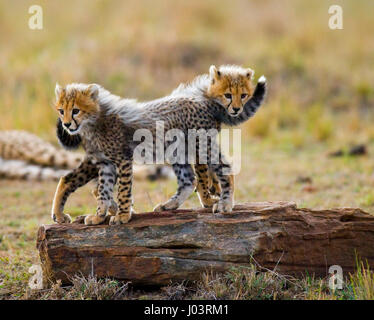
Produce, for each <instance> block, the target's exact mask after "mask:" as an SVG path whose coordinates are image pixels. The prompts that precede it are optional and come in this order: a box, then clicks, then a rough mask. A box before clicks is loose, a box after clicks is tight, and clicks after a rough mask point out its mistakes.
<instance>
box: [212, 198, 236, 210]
mask: <svg viewBox="0 0 374 320" xmlns="http://www.w3.org/2000/svg"><path fill="white" fill-rule="evenodd" d="M233 206H234V204H233V202H232V201H230V200H220V201H218V203H216V204H215V205H214V206H213V213H230V212H232V208H233Z"/></svg>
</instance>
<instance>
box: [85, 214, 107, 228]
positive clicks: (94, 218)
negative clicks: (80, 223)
mask: <svg viewBox="0 0 374 320" xmlns="http://www.w3.org/2000/svg"><path fill="white" fill-rule="evenodd" d="M104 221H105V216H98V215H96V214H90V215H88V216H87V217H85V218H84V224H85V225H86V226H94V225H97V224H101V223H103V222H104Z"/></svg>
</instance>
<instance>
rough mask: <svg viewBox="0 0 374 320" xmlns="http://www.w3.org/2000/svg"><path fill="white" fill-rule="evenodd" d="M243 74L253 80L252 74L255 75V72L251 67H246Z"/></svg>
mask: <svg viewBox="0 0 374 320" xmlns="http://www.w3.org/2000/svg"><path fill="white" fill-rule="evenodd" d="M245 76H246V77H247V78H248V79H250V80H253V78H254V76H255V72H254V70H252V69H251V68H247V69H246V74H245Z"/></svg>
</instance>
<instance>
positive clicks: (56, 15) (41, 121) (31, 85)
mask: <svg viewBox="0 0 374 320" xmlns="http://www.w3.org/2000/svg"><path fill="white" fill-rule="evenodd" d="M39 3H40V4H41V5H42V6H43V8H44V29H43V30H41V31H31V30H29V29H28V28H27V19H28V14H27V10H28V7H29V5H30V3H29V1H25V0H24V1H21V0H20V1H16V2H15V1H13V2H7V3H5V2H2V3H0V28H1V30H2V32H1V33H0V43H1V44H2V47H1V50H0V83H1V86H0V111H1V114H2V121H1V122H0V130H4V129H25V130H29V131H31V132H34V133H37V134H38V135H40V136H42V137H43V138H45V139H47V140H50V141H52V142H54V143H55V142H56V139H55V135H54V124H55V119H56V115H55V113H54V111H53V109H52V108H51V104H52V102H53V98H54V93H53V92H54V85H55V83H56V82H57V81H58V82H59V83H61V84H66V83H68V82H73V81H74V82H80V81H81V82H97V83H100V84H102V85H103V86H105V87H107V88H108V89H110V90H111V91H113V92H114V93H117V94H120V95H123V96H126V97H136V98H139V99H141V100H143V99H152V98H156V97H160V96H162V95H164V94H167V93H168V92H170V91H171V90H172V89H173V88H175V87H176V86H177V85H178V84H179V83H180V82H181V81H188V80H190V79H192V78H193V77H194V76H195V75H197V74H200V73H204V72H207V70H208V68H209V66H210V65H211V64H216V65H219V64H222V63H239V64H242V65H244V66H249V67H252V68H254V69H255V70H256V77H257V76H260V75H261V74H265V75H266V76H267V78H268V80H269V94H268V97H267V101H266V104H265V105H264V106H263V107H262V108H261V109H260V111H259V112H258V114H256V116H255V117H254V118H253V119H252V120H250V121H249V122H248V123H246V124H245V125H243V126H242V129H243V131H242V138H243V141H242V170H241V173H240V174H239V175H238V176H237V178H236V191H235V192H236V200H237V201H238V202H241V201H266V200H294V201H296V202H297V204H298V205H299V206H308V207H316V208H322V207H324V208H326V207H335V206H338V207H341V206H350V207H361V208H363V209H365V210H367V211H368V212H373V208H374V192H373V186H374V181H373V175H372V172H373V169H374V164H373V162H372V160H371V159H370V156H362V157H351V156H344V157H340V158H330V157H328V156H327V154H328V153H329V152H332V151H335V150H337V149H340V148H348V147H349V146H351V145H353V144H359V143H364V144H366V145H367V148H368V150H369V155H370V154H371V153H372V152H373V151H372V150H373V149H374V129H373V126H372V123H373V119H374V112H373V110H372V107H373V103H374V88H373V85H372V84H373V83H374V72H373V70H374V59H373V57H372V53H373V52H374V42H373V41H372V35H373V33H374V24H373V23H372V12H373V9H374V3H373V1H370V0H366V1H365V0H362V1H359V2H358V1H354V0H346V1H343V0H341V1H339V3H340V4H341V5H342V6H343V9H344V30H339V31H333V30H330V29H329V28H328V27H327V22H328V17H329V16H328V14H327V10H328V6H329V5H330V4H329V3H328V2H326V1H324V0H317V1H313V2H311V1H299V0H289V1H287V2H280V1H276V0H266V1H260V2H258V1H256V2H254V1H253V2H249V1H245V0H237V1H226V0H207V1H198V0H191V1H188V2H186V1H179V0H177V1H176V0H166V1H158V2H157V4H156V2H154V1H151V0H144V1H135V0H133V1H125V2H124V1H120V0H114V1H110V2H104V1H99V0H95V1H92V0H82V1H79V3H77V2H76V1H72V0H67V1H65V2H64V5H63V6H62V5H61V3H60V2H59V1H50V0H49V1H46V0H44V1H39ZM300 177H304V178H305V177H306V178H308V179H299V178H300ZM300 181H301V182H300ZM302 181H309V182H307V183H302ZM310 181H311V182H310ZM91 187H92V186H91ZM91 187H90V186H87V187H84V188H82V189H81V190H79V191H78V192H77V193H76V194H74V195H73V196H72V197H71V199H69V202H68V204H67V212H69V213H71V214H72V215H73V216H77V215H80V214H83V213H90V212H94V210H95V202H94V200H93V198H92V196H91V194H90V188H91ZM175 188H176V183H175V181H162V182H152V183H150V182H138V183H136V184H135V186H134V194H135V205H136V209H137V211H149V210H151V209H152V207H153V206H154V205H156V204H157V203H159V202H161V201H165V200H166V199H167V198H168V197H169V196H170V195H171V194H172V193H173V192H174V190H175ZM54 189H55V183H50V182H43V183H38V184H35V183H29V182H17V181H12V182H9V181H0V217H1V219H0V298H1V297H6V298H12V299H17V298H25V297H26V298H27V297H31V296H30V295H28V294H29V293H28V292H27V281H28V279H29V277H30V274H28V272H27V270H28V268H29V266H30V265H31V264H33V263H37V262H38V257H37V253H36V250H35V234H36V230H37V228H38V226H39V225H40V224H43V223H50V222H51V220H50V217H49V211H50V206H51V200H52V196H53V192H54ZM139 190H140V191H141V192H139ZM198 205H199V204H198V200H197V197H196V196H193V197H191V198H190V199H189V200H188V201H187V202H186V204H185V207H196V206H198ZM366 269H367V268H366ZM366 269H361V271H360V269H358V273H357V274H355V275H353V276H352V279H351V281H350V284H349V285H347V287H346V290H343V291H344V293H341V294H339V295H338V294H335V295H331V294H330V293H329V291H328V289H327V287H326V281H325V280H324V279H313V278H310V279H309V278H306V279H304V280H303V281H301V282H300V283H298V286H297V287H292V286H291V287H287V286H288V285H289V284H284V283H283V282H282V281H283V280H281V279H278V278H273V277H274V275H271V274H270V275H263V274H262V275H261V274H260V273H258V271H257V270H252V269H250V270H245V271H243V270H242V271H240V272H239V271H235V272H234V271H233V273H230V274H229V275H228V276H227V277H218V276H215V275H210V276H209V278H204V279H203V280H202V282H201V283H200V285H198V288H199V290H200V291H197V292H196V291H190V289H189V288H186V287H185V286H184V285H181V284H175V285H174V286H172V287H170V288H167V289H165V290H166V291H165V290H164V291H161V292H160V293H159V295H160V297H164V298H165V297H169V298H180V297H195V298H198V297H200V298H202V297H203V296H204V294H205V293H203V291H204V290H205V291H206V294H207V295H210V294H211V295H212V297H213V296H214V297H217V298H219V297H221V296H227V297H230V298H267V299H281V298H282V299H283V298H285V299H287V298H290V299H293V298H302V299H333V298H334V299H335V298H336V299H340V298H345V299H351V298H352V299H353V298H355V299H356V298H357V299H360V298H372V297H373V292H372V291H370V288H372V287H373V278H372V272H371V271H370V272H369V271H367V272H366V271H365V272H364V270H366ZM230 277H231V278H230ZM259 277H260V278H261V279H260V278H259ZM207 279H208V280H207ZM84 281H86V280H83V279H81V282H82V283H84ZM87 281H89V283H93V282H94V283H97V281H99V280H97V279H96V280H95V281H96V282H95V281H93V280H92V279H91V280H87ZM108 281H109V282H104V283H102V282H100V285H103V286H104V287H106V286H107V285H108V283H110V280H108ZM211 281H213V282H212V283H213V284H214V286H217V287H216V289H215V290H213V291H214V292H211V291H209V290H208V288H207V287H206V284H204V283H210V282H211ZM273 281H274V282H273ZM95 285H96V284H95ZM95 285H94V287H95ZM85 286H86V287H90V285H89V284H87V283H86V284H85ZM204 286H205V287H204ZM263 286H264V288H265V289H264V290H263V292H264V295H262V294H261V293H260V291H261V290H260V289H259V288H263ZM300 286H301V287H302V288H304V289H302V290H301V289H300V288H299V287H300ZM120 287H121V284H118V286H117V287H116V288H120ZM90 288H91V287H90ZM203 288H206V289H204V290H203ZM58 290H60V289H58V286H57V287H56V290H55V291H56V292H57V291H58ZM61 290H63V293H62V295H63V296H67V295H69V290H71V288H70V289H68V288H62V289H61ZM95 290H96V289H95ZM95 290H93V291H92V290H91V289H89V290H88V291H87V292H89V293H87V294H86V293H84V292H86V291H84V290H83V291H84V292H83V291H79V290H78V291H77V292H81V293H82V294H81V296H79V295H78V293H77V292H76V293H71V298H74V299H79V298H85V299H89V298H92V299H94V298H105V297H113V292H114V291H110V292H111V293H105V294H102V293H97V291H96V293H92V292H95ZM113 290H115V289H113ZM74 292H75V291H74ZM191 292H192V293H191ZM193 292H195V293H193ZM56 294H57V293H56ZM39 297H42V295H41V296H39ZM56 297H57V296H56ZM206 297H207V296H206ZM45 298H47V297H46V296H45ZM140 298H141V297H140Z"/></svg>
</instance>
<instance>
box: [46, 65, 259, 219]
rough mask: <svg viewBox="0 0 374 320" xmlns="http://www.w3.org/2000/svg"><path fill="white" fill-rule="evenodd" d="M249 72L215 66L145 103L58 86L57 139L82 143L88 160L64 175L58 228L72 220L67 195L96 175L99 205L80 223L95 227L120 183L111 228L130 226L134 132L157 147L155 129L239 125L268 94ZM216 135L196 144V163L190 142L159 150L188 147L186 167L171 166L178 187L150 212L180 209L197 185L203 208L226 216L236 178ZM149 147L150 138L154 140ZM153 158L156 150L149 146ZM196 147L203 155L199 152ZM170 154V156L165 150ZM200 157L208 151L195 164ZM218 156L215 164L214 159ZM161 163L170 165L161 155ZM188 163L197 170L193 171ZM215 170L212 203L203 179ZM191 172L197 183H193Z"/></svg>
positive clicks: (56, 210)
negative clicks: (216, 191)
mask: <svg viewBox="0 0 374 320" xmlns="http://www.w3.org/2000/svg"><path fill="white" fill-rule="evenodd" d="M252 77H253V71H252V70H251V69H243V68H240V67H236V66H222V67H220V68H216V67H214V66H212V67H211V68H210V72H209V74H206V75H202V76H199V77H197V78H196V79H195V80H193V81H192V82H191V83H190V84H187V85H185V84H182V85H180V86H179V87H178V88H177V89H176V90H174V91H173V92H172V93H171V94H170V95H169V96H166V97H163V98H161V99H157V100H153V101H149V102H137V101H135V100H129V99H122V98H120V97H118V96H116V95H113V94H111V93H110V92H109V91H107V90H105V89H104V88H103V87H101V86H99V85H96V84H91V85H87V84H76V83H75V84H74V83H73V84H70V85H68V86H66V87H65V88H62V87H60V86H58V85H57V86H56V109H57V111H58V112H59V122H58V131H57V132H58V137H59V140H60V142H61V143H62V144H63V145H66V146H70V147H71V146H77V145H79V144H82V145H83V147H84V149H85V151H86V157H85V159H84V160H83V162H82V163H81V164H80V166H79V167H78V168H77V169H75V170H73V171H72V172H71V173H69V174H68V175H66V176H64V177H62V178H61V180H60V182H59V184H58V187H57V190H56V193H55V198H54V202H53V208H52V216H53V218H54V220H55V221H57V222H59V223H63V222H70V217H69V216H68V215H67V214H65V213H63V208H64V204H65V202H66V200H67V197H68V196H69V194H71V193H72V192H74V191H75V190H76V188H78V187H80V186H83V185H84V184H86V183H87V182H88V181H90V180H92V179H93V178H95V177H97V176H98V189H97V191H98V192H97V199H98V208H97V212H96V214H95V215H89V216H87V217H86V219H85V223H86V224H87V225H92V224H100V223H102V222H103V221H104V220H105V216H106V214H107V213H108V212H109V211H111V207H114V202H113V188H114V185H115V184H116V181H117V180H118V195H117V204H118V208H117V210H116V214H115V216H112V217H111V218H110V224H112V225H113V224H122V223H127V222H128V221H129V220H130V218H131V215H132V191H131V190H132V164H133V157H134V150H135V149H136V148H137V147H138V146H139V145H140V143H141V142H137V141H139V140H137V139H135V136H134V134H135V133H136V132H137V133H138V129H147V133H151V139H153V145H156V144H157V142H156V133H157V132H156V127H157V124H158V123H159V122H162V123H163V126H164V130H165V132H168V131H169V130H172V129H178V132H179V133H182V134H183V136H184V137H188V133H189V130H191V129H195V130H200V129H203V130H205V131H209V130H210V129H216V130H215V132H218V131H219V130H220V129H221V125H222V124H227V125H231V126H233V125H238V124H240V123H242V122H244V121H246V120H248V119H249V118H250V117H251V116H253V115H254V114H255V112H256V111H257V109H258V108H259V107H260V105H261V104H262V101H263V98H264V96H265V92H266V85H265V78H263V77H262V78H261V79H260V80H259V82H258V83H257V85H256V88H253V86H252V83H251V80H252ZM215 137H216V136H212V137H209V141H208V143H207V144H201V145H200V144H199V141H196V154H195V161H193V163H191V162H190V157H189V155H188V154H187V152H188V148H189V146H188V139H177V140H176V141H175V140H173V139H172V140H171V141H169V140H167V139H165V143H164V145H163V148H164V151H166V150H167V149H168V147H169V146H170V145H171V144H173V146H174V147H175V146H176V145H177V148H178V147H179V146H182V148H179V149H180V150H185V152H186V156H185V157H184V159H185V162H178V161H177V162H174V163H173V164H172V168H173V170H174V172H175V174H176V176H177V181H178V189H177V191H176V193H175V194H174V195H173V196H172V197H171V199H170V200H168V201H167V202H165V203H163V204H160V205H158V206H157V207H156V208H155V209H154V210H155V211H163V210H173V209H177V208H178V207H180V206H181V205H182V204H183V203H184V201H185V200H186V199H187V198H188V197H189V196H190V195H191V193H192V192H193V191H194V189H195V187H196V186H197V191H198V193H199V196H200V200H201V202H202V204H203V205H204V206H213V205H214V206H213V212H231V210H232V208H233V204H234V199H233V191H234V188H233V187H234V186H233V176H232V175H231V174H230V168H231V167H230V165H229V164H227V162H226V161H224V159H223V156H222V154H221V152H220V149H219V146H218V144H217V143H216V142H215ZM151 142H152V141H151ZM151 150H153V156H154V157H155V156H156V154H155V152H156V150H155V149H154V148H153V147H152V149H151ZM199 150H201V151H202V152H201V153H200V152H199ZM165 154H167V152H165ZM200 154H205V155H206V158H205V159H204V161H200V158H199V156H200ZM213 157H214V160H216V159H218V161H212V160H213ZM165 160H166V161H169V162H171V161H170V159H169V158H167V157H166V159H165ZM192 165H194V167H195V170H194V169H193V167H192ZM209 172H213V173H214V177H215V178H216V180H217V181H218V185H219V189H220V193H219V199H218V201H217V202H216V203H214V202H215V201H210V199H211V198H210V193H209V192H210V191H209V186H210V185H209V182H208V179H207V178H206V177H205V176H209ZM195 173H196V175H197V176H198V180H199V182H201V186H200V185H199V183H197V182H196V179H195Z"/></svg>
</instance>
